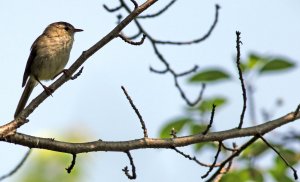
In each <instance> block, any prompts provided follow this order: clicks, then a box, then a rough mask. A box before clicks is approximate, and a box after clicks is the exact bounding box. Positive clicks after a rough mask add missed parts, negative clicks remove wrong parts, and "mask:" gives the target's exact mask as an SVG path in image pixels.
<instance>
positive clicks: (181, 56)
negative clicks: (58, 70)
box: [0, 0, 300, 182]
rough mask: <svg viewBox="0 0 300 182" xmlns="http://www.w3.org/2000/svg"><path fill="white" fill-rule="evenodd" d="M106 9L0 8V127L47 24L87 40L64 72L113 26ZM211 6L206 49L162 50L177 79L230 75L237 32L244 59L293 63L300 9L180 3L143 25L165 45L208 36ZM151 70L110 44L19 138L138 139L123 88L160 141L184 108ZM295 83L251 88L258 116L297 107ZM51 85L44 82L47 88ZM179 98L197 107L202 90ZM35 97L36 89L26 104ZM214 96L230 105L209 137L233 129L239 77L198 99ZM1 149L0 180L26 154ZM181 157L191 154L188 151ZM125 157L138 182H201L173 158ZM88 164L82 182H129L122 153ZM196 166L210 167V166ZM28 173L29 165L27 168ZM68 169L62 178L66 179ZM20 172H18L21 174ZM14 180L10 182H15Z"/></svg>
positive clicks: (277, 79)
mask: <svg viewBox="0 0 300 182" xmlns="http://www.w3.org/2000/svg"><path fill="white" fill-rule="evenodd" d="M105 2H106V3H109V5H111V6H115V5H118V1H117V0H114V1H103V0H102V1H101V0H98V1H96V0H90V1H79V0H73V1H70V0H69V1H59V0H45V1H38V0H29V1H16V0H11V1H0V22H1V24H2V26H1V28H0V35H1V41H0V48H1V51H0V64H1V65H2V66H1V68H2V69H1V72H0V83H1V89H0V101H1V104H0V111H1V115H0V121H1V124H4V122H8V121H10V120H11V119H12V118H13V113H14V110H15V107H16V105H17V102H18V100H19V97H20V95H21V92H22V88H21V81H22V75H23V71H24V68H25V64H26V60H27V58H28V55H29V48H30V46H31V44H32V42H33V41H34V40H35V38H36V37H37V36H38V35H40V34H41V33H42V31H43V30H44V28H45V27H46V26H47V25H48V24H50V23H52V22H55V21H67V22H70V23H71V24H73V25H74V26H75V27H77V28H81V29H84V32H82V33H78V34H77V35H76V37H75V39H76V40H75V43H74V45H73V50H72V52H71V58H70V61H69V64H68V65H70V63H72V62H74V60H75V59H76V58H77V57H78V56H79V55H80V54H81V52H82V51H83V50H85V49H87V48H89V47H90V46H91V45H93V44H94V43H95V42H96V41H98V40H99V39H100V38H101V37H103V36H104V35H105V34H107V33H108V32H109V31H110V30H111V29H112V28H113V27H114V26H115V22H116V17H115V14H110V13H107V12H106V11H105V10H104V9H103V8H102V4H103V3H105ZM139 2H143V1H139ZM216 3H219V5H220V6H221V10H220V17H219V23H218V24H217V27H216V29H215V31H214V32H213V34H212V35H211V37H210V38H209V39H208V40H207V41H205V42H203V43H201V44H198V45H193V46H186V47H177V46H166V47H161V50H162V52H163V53H164V54H165V57H166V58H167V59H168V60H169V62H170V64H171V65H172V67H173V68H174V69H175V70H177V71H179V72H181V71H184V70H186V69H188V68H190V67H192V66H193V65H194V64H198V65H199V66H200V67H203V68H204V67H209V66H218V67H222V68H224V69H226V70H228V71H230V72H231V73H232V74H233V75H235V76H236V75H237V73H236V68H235V67H234V62H233V57H234V55H235V31H236V30H239V31H241V32H242V42H243V45H242V50H241V53H242V57H243V58H245V57H246V55H247V54H248V53H250V52H257V53H260V54H270V55H281V56H287V57H289V58H291V59H292V60H294V61H296V62H297V63H299V60H300V51H299V48H300V34H299V32H300V24H299V23H298V22H299V17H300V11H299V10H300V1H298V0H285V1H282V0H248V1H246V0H245V1H234V0H227V1H195V0H194V1H192V0H184V1H183V0H181V1H180V0H179V1H178V2H177V3H176V4H175V5H174V6H173V7H172V8H171V9H170V10H169V11H168V12H167V13H165V14H164V15H163V16H161V17H159V18H157V19H153V20H145V21H144V22H143V25H144V26H145V27H146V29H147V30H148V31H149V32H150V33H151V34H152V35H153V36H155V37H157V38H160V39H163V40H190V39H194V38H196V37H199V36H201V35H203V34H204V33H206V31H207V30H208V28H209V26H210V25H211V23H212V21H213V18H214V13H215V10H214V5H215V4H216ZM163 4H165V1H159V2H158V3H157V4H155V5H154V6H153V7H152V8H150V9H149V10H148V11H147V12H155V10H157V9H159V8H160V7H162V5H163ZM123 15H125V14H124V12H123ZM125 32H130V33H134V26H130V27H128V28H127V29H126V31H125ZM150 65H152V66H154V67H156V68H163V65H162V64H161V63H160V62H159V61H158V59H157V58H156V57H155V56H154V54H153V50H152V49H151V46H150V45H149V42H148V41H147V40H146V41H145V43H144V45H142V46H139V47H135V46H130V45H128V44H125V43H124V42H123V41H121V40H120V39H115V40H113V41H112V42H111V43H109V44H108V45H107V46H106V47H104V48H103V49H101V50H100V51H99V52H97V53H96V54H95V55H94V56H92V57H91V58H90V59H89V60H88V61H87V63H86V64H85V65H84V66H85V69H84V71H83V74H82V75H81V76H80V77H79V78H78V79H77V80H76V81H71V82H68V83H67V84H65V85H64V86H63V87H62V88H60V89H59V90H58V91H57V92H55V93H54V95H53V97H50V98H48V99H47V100H46V101H45V102H44V103H43V104H42V105H41V106H40V107H39V108H38V109H37V110H36V111H35V112H34V113H33V114H32V115H31V116H30V117H29V119H30V122H29V123H28V124H26V125H24V126H23V127H21V128H20V130H19V131H20V132H24V133H27V134H31V135H37V136H43V137H51V138H56V139H60V138H59V136H60V135H63V134H64V132H66V131H67V130H72V128H76V130H78V131H79V132H83V133H84V132H87V131H88V133H87V135H88V136H91V137H90V138H89V139H90V140H95V139H98V138H101V139H102V140H129V139H135V138H140V137H142V131H141V129H140V124H139V122H138V119H137V117H136V115H135V114H134V112H133V111H132V109H131V107H130V105H129V104H128V102H127V100H126V98H125V96H124V95H123V92H122V90H121V88H120V86H121V85H124V86H125V87H126V88H127V90H128V92H129V94H130V95H131V97H132V98H133V100H134V102H135V104H136V105H137V107H138V108H139V110H140V112H141V114H142V115H143V117H144V119H145V121H146V125H147V127H148V131H149V135H150V137H157V134H158V131H159V128H160V127H161V126H162V124H163V123H164V122H165V121H167V120H169V119H171V118H174V117H176V116H180V115H181V114H183V113H184V112H183V110H182V108H183V107H184V104H185V103H184V102H183V101H182V99H181V98H180V96H179V93H178V91H177V90H176V89H175V88H174V86H173V85H174V84H173V79H172V78H171V77H170V76H169V75H156V74H153V73H150V72H149V69H148V68H149V66H150ZM299 77H300V72H299V69H295V70H293V71H291V72H290V73H283V74H279V75H270V76H266V77H265V78H263V79H260V80H258V81H257V83H256V84H257V85H256V88H257V93H256V95H255V98H256V99H257V102H258V104H257V105H258V109H261V108H263V107H265V108H270V107H272V105H273V103H274V101H275V99H277V98H278V97H281V98H282V99H284V101H285V105H284V107H283V108H281V109H280V110H279V111H278V113H277V114H276V116H281V115H283V114H285V113H287V112H290V111H292V110H294V109H295V107H296V106H297V105H298V104H299V102H300V96H299V91H300V87H299V86H298V84H297V83H298V79H299ZM49 83H51V82H48V83H46V84H49ZM182 83H185V80H183V81H182ZM184 89H185V90H188V91H187V93H188V97H189V98H195V97H196V94H197V93H198V90H199V88H198V87H196V86H195V87H192V88H191V87H190V86H188V85H186V86H185V87H184ZM41 90H42V89H41V88H40V87H37V88H36V89H35V91H34V92H33V96H36V95H37V94H38V93H39V92H41ZM215 94H219V95H225V96H227V97H228V98H230V99H231V100H230V103H229V105H228V107H227V108H225V109H222V110H220V111H218V112H217V113H216V117H215V123H214V124H215V125H216V128H217V129H229V128H232V127H235V126H237V122H238V119H239V115H240V111H241V104H242V100H241V88H240V85H239V81H238V79H237V77H236V78H235V79H234V81H231V82H228V83H224V84H219V85H213V86H210V87H208V89H207V91H206V93H205V96H210V95H215ZM249 124H250V123H246V125H249ZM295 126H297V125H296V124H293V125H292V124H290V125H288V126H286V127H285V129H287V128H291V127H295ZM68 128H69V129H68ZM0 150H1V154H3V155H1V157H0V161H1V164H5V165H0V175H1V174H4V173H6V172H7V171H9V170H10V169H11V168H12V167H14V165H15V164H16V163H17V162H18V161H19V160H20V158H21V157H22V156H23V154H24V152H25V149H24V147H21V146H15V145H11V144H6V143H1V145H0ZM186 151H189V152H191V150H189V149H187V150H186ZM36 152H38V151H37V150H36ZM191 153H192V152H191ZM132 154H133V156H134V159H135V164H136V167H137V175H138V178H137V180H136V181H143V182H144V181H149V182H150V181H174V182H177V181H178V182H179V181H185V180H186V179H188V181H190V182H194V181H195V182H196V181H200V176H201V175H202V174H203V173H204V171H203V168H200V167H199V166H197V165H195V164H194V163H192V162H190V161H188V160H186V159H183V158H182V157H181V156H179V155H178V154H176V153H175V152H173V151H169V150H139V151H133V152H132ZM204 155H205V156H208V155H209V154H204ZM212 155H213V154H212ZM85 156H89V158H90V159H92V162H91V163H90V164H89V168H90V170H89V171H88V172H87V174H86V181H91V182H93V181H108V180H109V181H127V178H126V177H125V176H124V174H123V173H122V171H121V168H123V167H124V166H125V165H128V164H129V163H128V159H127V158H126V156H125V155H124V154H121V153H120V154H119V153H91V154H87V155H85ZM80 157H81V155H80V156H79V158H80ZM199 157H200V158H199V159H200V160H201V159H202V160H203V161H207V162H209V161H211V160H212V158H211V159H210V158H208V157H205V159H204V158H201V156H200V155H199ZM82 158H83V156H82ZM49 160H51V159H49ZM67 165H68V164H66V165H65V166H67ZM29 166H30V162H29V161H28V162H27V163H26V165H25V166H24V168H26V167H29ZM65 166H62V167H61V169H62V170H64V167H65ZM19 173H22V169H21V170H20V171H19ZM66 175H67V174H66ZM13 179H14V178H12V179H10V180H8V181H14V180H13Z"/></svg>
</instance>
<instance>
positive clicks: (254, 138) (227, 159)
mask: <svg viewBox="0 0 300 182" xmlns="http://www.w3.org/2000/svg"><path fill="white" fill-rule="evenodd" d="M258 138H259V137H258V136H254V137H252V138H251V139H250V140H249V141H248V142H246V143H245V144H244V145H242V146H241V147H240V148H239V149H238V150H237V151H235V152H233V153H232V154H231V155H230V156H229V157H227V158H226V159H225V160H224V161H223V162H222V163H221V164H220V166H219V168H218V169H217V170H216V171H215V172H214V174H213V175H212V176H211V177H210V178H209V179H208V180H206V182H211V181H213V179H215V178H216V177H217V176H218V175H219V174H220V173H221V171H222V169H223V168H224V166H225V165H226V164H228V163H229V162H230V161H232V160H233V158H235V157H237V156H239V155H240V153H241V152H242V151H244V150H245V149H246V148H247V147H248V146H250V145H251V144H252V143H254V142H255V141H256V140H257V139H258Z"/></svg>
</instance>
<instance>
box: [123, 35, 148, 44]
mask: <svg viewBox="0 0 300 182" xmlns="http://www.w3.org/2000/svg"><path fill="white" fill-rule="evenodd" d="M119 37H120V38H121V39H122V40H123V41H124V42H126V43H128V44H131V45H135V46H137V45H142V44H143V43H144V40H145V38H146V35H145V34H143V37H142V39H141V40H140V41H139V42H134V41H132V40H130V39H129V38H127V37H125V36H124V35H123V34H119Z"/></svg>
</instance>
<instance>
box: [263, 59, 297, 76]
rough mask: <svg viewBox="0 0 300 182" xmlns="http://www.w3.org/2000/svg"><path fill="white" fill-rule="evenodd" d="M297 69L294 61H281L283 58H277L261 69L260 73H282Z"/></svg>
mask: <svg viewBox="0 0 300 182" xmlns="http://www.w3.org/2000/svg"><path fill="white" fill-rule="evenodd" d="M293 67H295V63H293V62H292V61H289V60H286V59H281V58H275V59H272V60H270V61H269V62H267V63H266V64H265V65H264V66H263V67H262V68H261V69H260V73H268V72H272V71H281V70H287V69H290V68H293Z"/></svg>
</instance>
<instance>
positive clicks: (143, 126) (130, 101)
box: [121, 86, 148, 138]
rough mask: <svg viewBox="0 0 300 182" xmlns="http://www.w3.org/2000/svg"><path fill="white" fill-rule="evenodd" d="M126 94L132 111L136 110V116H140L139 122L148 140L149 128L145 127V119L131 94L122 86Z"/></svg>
mask: <svg viewBox="0 0 300 182" xmlns="http://www.w3.org/2000/svg"><path fill="white" fill-rule="evenodd" d="M121 88H122V90H123V92H124V94H125V95H126V98H127V100H128V101H129V103H130V105H131V107H132V109H133V110H134V112H135V114H136V115H137V116H138V118H139V120H140V123H141V125H142V129H143V132H144V138H148V133H147V128H146V125H145V122H144V120H143V117H142V115H141V114H140V112H139V110H138V109H137V108H136V106H135V105H134V103H133V101H132V99H131V98H130V96H129V94H128V93H127V91H126V89H125V87H123V86H121Z"/></svg>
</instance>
